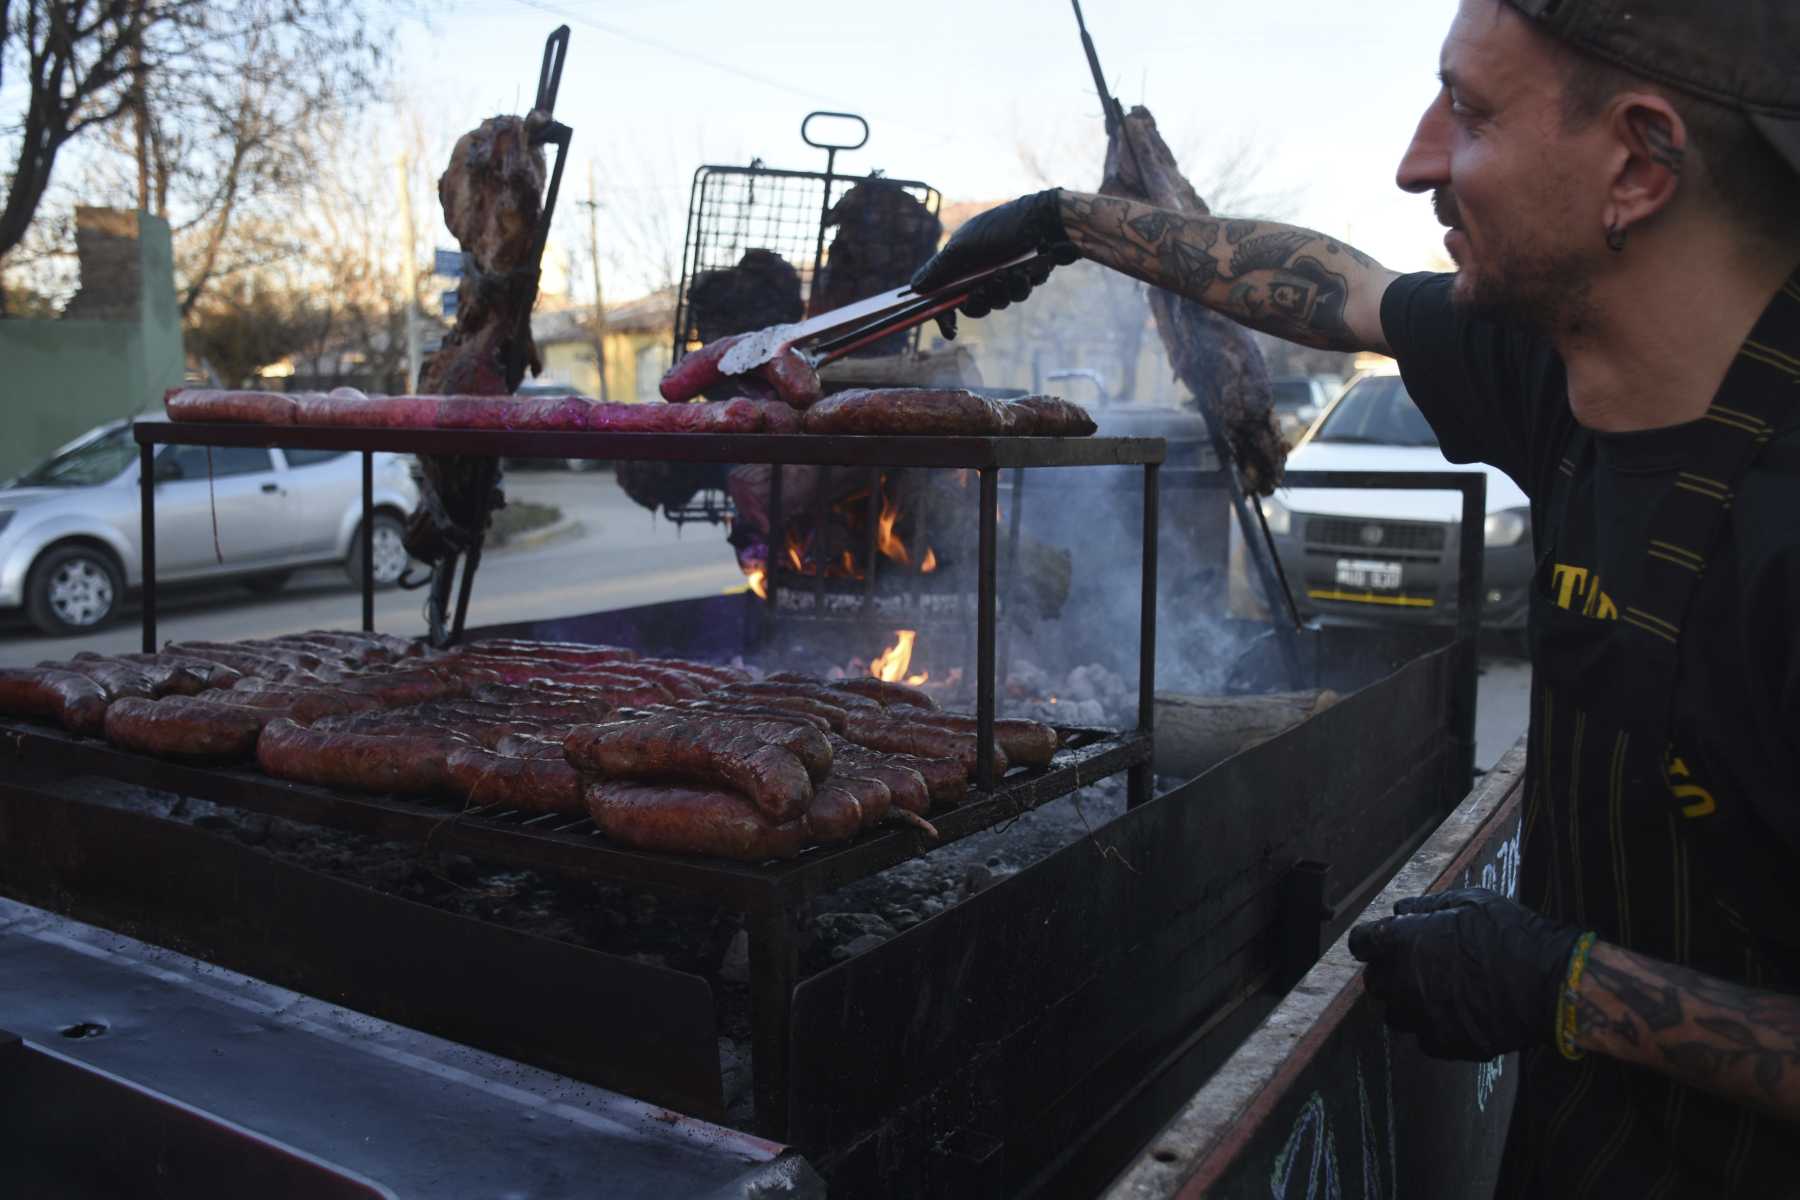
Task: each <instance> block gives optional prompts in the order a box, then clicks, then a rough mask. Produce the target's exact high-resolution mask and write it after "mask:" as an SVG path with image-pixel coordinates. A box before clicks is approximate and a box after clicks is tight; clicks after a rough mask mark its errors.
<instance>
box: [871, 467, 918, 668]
mask: <svg viewBox="0 0 1800 1200" xmlns="http://www.w3.org/2000/svg"><path fill="white" fill-rule="evenodd" d="M899 519H900V506H899V505H898V504H896V503H895V502H894V501H892V500H890V499H888V498H887V496H886V495H885V494H884V495H883V496H882V497H881V515H880V516H879V517H877V518H876V520H875V548H876V549H877V550H879V551H881V553H882V554H884V555H886V556H887V557H888V558H891V559H893V560H894V561H895V562H897V563H899V564H900V565H901V566H903V567H906V566H911V565H912V559H911V558H910V557H909V556H908V555H907V553H906V543H905V542H903V541H901V540H900V539H899V538H897V537H895V536H894V522H895V521H897V520H899ZM889 682H892V681H891V680H890V681H889Z"/></svg>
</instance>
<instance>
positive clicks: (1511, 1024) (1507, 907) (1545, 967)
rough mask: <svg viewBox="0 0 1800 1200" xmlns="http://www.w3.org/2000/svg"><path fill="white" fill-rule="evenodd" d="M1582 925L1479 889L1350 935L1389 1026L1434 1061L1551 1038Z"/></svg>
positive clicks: (1426, 901) (1482, 1055)
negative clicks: (1412, 1039) (1411, 1039)
mask: <svg viewBox="0 0 1800 1200" xmlns="http://www.w3.org/2000/svg"><path fill="white" fill-rule="evenodd" d="M1580 939H1581V930H1579V929H1576V928H1575V927H1574V926H1572V925H1564V924H1562V923H1561V922H1559V921H1552V920H1550V919H1549V918H1547V917H1541V916H1539V915H1538V914H1536V913H1534V912H1532V911H1531V910H1530V909H1528V908H1525V907H1523V906H1522V905H1519V904H1515V903H1513V902H1512V901H1511V900H1508V899H1507V898H1506V897H1504V896H1502V895H1500V894H1498V893H1496V892H1490V891H1487V890H1485V889H1483V888H1463V889H1460V890H1457V891H1449V892H1438V893H1435V894H1433V895H1428V896H1416V897H1413V898H1412V899H1409V900H1402V901H1400V902H1399V903H1398V904H1396V905H1394V915H1393V916H1391V917H1385V918H1383V919H1381V920H1378V921H1368V922H1365V923H1363V924H1361V925H1358V926H1357V927H1356V928H1354V929H1352V930H1351V931H1350V953H1351V954H1353V955H1355V956H1356V957H1357V958H1358V959H1359V960H1361V961H1362V962H1365V963H1368V964H1369V969H1368V973H1367V981H1368V985H1369V990H1370V991H1371V992H1373V993H1374V994H1375V995H1376V996H1378V997H1379V998H1380V999H1382V1000H1383V1001H1385V1002H1386V1004H1387V1018H1388V1023H1389V1024H1390V1025H1392V1026H1394V1027H1395V1028H1396V1029H1399V1030H1401V1031H1402V1032H1405V1033H1413V1034H1417V1035H1418V1038H1419V1046H1420V1048H1421V1049H1423V1050H1424V1051H1425V1053H1427V1054H1429V1055H1431V1056H1432V1057H1434V1058H1457V1059H1469V1060H1473V1061H1476V1062H1485V1061H1486V1060H1488V1059H1490V1058H1494V1057H1496V1056H1497V1055H1501V1054H1505V1053H1507V1052H1508V1051H1512V1050H1523V1049H1525V1048H1526V1047H1528V1046H1535V1045H1538V1044H1540V1043H1544V1042H1548V1041H1551V1040H1552V1039H1553V1038H1554V1036H1555V1029H1556V1010H1557V999H1558V996H1559V994H1560V992H1561V990H1562V986H1563V980H1564V978H1565V976H1566V975H1567V973H1568V969H1569V956H1570V954H1571V953H1572V952H1573V951H1574V949H1575V943H1576V942H1577V941H1579V940H1580Z"/></svg>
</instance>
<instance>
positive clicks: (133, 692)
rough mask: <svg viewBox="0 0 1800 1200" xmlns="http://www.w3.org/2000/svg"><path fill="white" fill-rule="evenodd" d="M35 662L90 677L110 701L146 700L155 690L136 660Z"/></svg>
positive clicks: (47, 660) (147, 674)
mask: <svg viewBox="0 0 1800 1200" xmlns="http://www.w3.org/2000/svg"><path fill="white" fill-rule="evenodd" d="M38 666H40V667H48V668H49V669H51V670H53V671H69V672H72V673H74V674H76V675H81V676H84V677H86V678H88V679H91V680H93V681H94V682H95V683H97V684H99V685H100V690H101V691H102V692H104V693H105V694H106V700H107V703H109V704H110V703H112V702H113V701H114V700H122V699H124V698H125V697H127V696H134V697H136V698H138V699H140V700H148V699H150V698H152V697H154V696H155V695H156V694H157V693H156V688H155V687H154V686H153V685H152V684H151V682H150V674H149V672H148V671H146V670H145V669H144V668H142V667H140V666H139V665H138V664H136V663H122V662H111V661H108V660H106V659H93V658H88V659H77V660H76V661H74V662H62V661H58V660H54V659H46V660H44V661H43V662H40V663H39V664H38ZM164 674H167V673H166V672H165V673H164ZM195 690H199V689H195Z"/></svg>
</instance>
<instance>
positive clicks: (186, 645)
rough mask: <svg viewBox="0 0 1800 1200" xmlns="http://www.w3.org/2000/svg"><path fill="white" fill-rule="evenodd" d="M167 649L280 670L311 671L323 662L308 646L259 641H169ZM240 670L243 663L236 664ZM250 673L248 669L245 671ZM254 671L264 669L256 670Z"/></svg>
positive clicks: (225, 661)
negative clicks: (239, 665)
mask: <svg viewBox="0 0 1800 1200" xmlns="http://www.w3.org/2000/svg"><path fill="white" fill-rule="evenodd" d="M168 649H169V650H170V651H172V652H173V653H175V654H189V655H195V656H198V657H201V658H214V656H223V657H218V658H216V659H215V661H218V662H223V663H225V664H226V665H227V666H234V667H235V666H237V665H238V664H237V662H234V661H232V660H233V659H236V660H239V661H248V662H251V663H252V664H255V665H258V666H260V667H262V668H263V669H264V670H265V671H266V670H271V669H278V670H282V671H310V670H312V669H313V668H315V667H321V666H324V665H325V659H323V658H321V657H320V656H319V655H318V654H315V653H313V652H312V651H310V650H300V649H297V648H295V647H292V646H272V645H269V644H267V643H259V642H170V643H169V645H168ZM238 669H239V670H243V668H242V667H238ZM245 673H246V674H250V673H251V672H245ZM255 673H257V674H261V673H263V671H257V672H255Z"/></svg>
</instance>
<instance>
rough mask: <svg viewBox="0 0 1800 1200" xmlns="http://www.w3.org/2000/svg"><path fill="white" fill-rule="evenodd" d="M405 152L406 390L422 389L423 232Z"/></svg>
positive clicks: (402, 164)
mask: <svg viewBox="0 0 1800 1200" xmlns="http://www.w3.org/2000/svg"><path fill="white" fill-rule="evenodd" d="M410 166H411V160H409V159H408V158H407V156H406V153H405V152H404V151H402V152H401V154H400V158H399V160H398V161H397V162H396V163H395V167H396V168H397V169H398V170H399V172H400V213H401V216H402V218H403V219H404V221H405V224H406V264H405V268H404V269H405V273H406V391H407V393H408V394H409V395H412V394H415V393H417V392H418V390H419V366H420V358H421V355H420V351H419V231H418V229H417V228H416V227H415V226H414V225H413V206H412V171H411V170H410V169H409V168H410Z"/></svg>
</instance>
